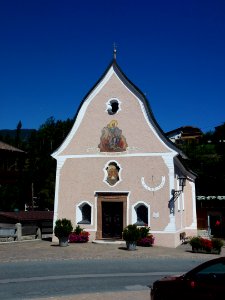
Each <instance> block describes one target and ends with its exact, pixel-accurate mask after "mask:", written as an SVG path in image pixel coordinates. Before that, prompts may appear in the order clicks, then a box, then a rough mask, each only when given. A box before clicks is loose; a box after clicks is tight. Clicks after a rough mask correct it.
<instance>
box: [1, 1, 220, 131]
mask: <svg viewBox="0 0 225 300" xmlns="http://www.w3.org/2000/svg"><path fill="white" fill-rule="evenodd" d="M114 42H115V43H116V44H117V62H118V64H119V66H120V67H121V69H122V70H123V71H124V73H125V74H126V75H127V77H128V78H129V79H130V80H131V81H132V82H133V83H134V84H135V85H136V86H138V87H139V89H141V91H142V92H143V93H145V94H146V96H147V99H148V100H149V103H150V106H151V108H152V110H153V113H154V115H155V117H156V119H157V121H158V123H159V125H160V127H161V128H162V129H163V130H164V131H165V132H167V131H170V130H172V129H175V128H177V127H180V126H185V125H191V126H196V127H199V128H200V129H202V130H203V132H207V131H210V130H214V127H215V126H217V125H220V124H222V123H223V122H225V0H138V1H136V0H114V1H111V0H93V1H91V0H82V1H81V0H73V1H72V0H62V1H60V0H43V1H41V0H27V1H26V0H17V1H16V0H0V103H1V106H0V129H15V128H16V126H17V124H18V122H19V121H20V120H21V122H22V128H36V129H38V128H39V126H40V125H42V124H43V123H45V121H46V120H47V118H49V117H51V116H53V117H54V118H55V119H56V120H66V119H67V118H72V117H73V116H74V115H75V114H76V111H77V108H78V106H79V104H80V102H81V100H82V99H83V97H84V96H85V95H86V93H87V92H88V91H89V90H90V89H91V88H92V87H93V85H94V84H95V83H96V81H97V80H98V79H99V77H100V76H101V75H102V74H103V73H104V71H105V69H106V68H107V67H108V65H109V63H110V62H111V60H112V57H113V43H114Z"/></svg>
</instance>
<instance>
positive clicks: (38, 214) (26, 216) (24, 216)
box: [0, 211, 53, 221]
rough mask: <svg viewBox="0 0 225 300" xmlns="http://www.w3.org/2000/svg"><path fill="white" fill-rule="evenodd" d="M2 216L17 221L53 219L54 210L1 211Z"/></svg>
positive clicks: (0, 215)
mask: <svg viewBox="0 0 225 300" xmlns="http://www.w3.org/2000/svg"><path fill="white" fill-rule="evenodd" d="M1 217H3V218H4V219H6V218H7V219H11V220H16V221H40V220H53V211H18V212H11V211H10V212H0V218H1Z"/></svg>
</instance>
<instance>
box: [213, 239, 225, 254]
mask: <svg viewBox="0 0 225 300" xmlns="http://www.w3.org/2000/svg"><path fill="white" fill-rule="evenodd" d="M223 245H224V242H223V241H222V240H221V239H218V238H212V247H213V249H214V250H215V251H217V252H218V254H220V253H221V248H222V247H223Z"/></svg>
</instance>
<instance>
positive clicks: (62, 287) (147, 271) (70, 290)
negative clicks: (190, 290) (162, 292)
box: [0, 258, 203, 300]
mask: <svg viewBox="0 0 225 300" xmlns="http://www.w3.org/2000/svg"><path fill="white" fill-rule="evenodd" d="M202 261H203V259H202V258H195V259H193V258H187V259H182V258H166V259H165V258H164V259H162V258H148V259H112V260H109V259H103V260H80V261H77V260H47V261H17V262H4V263H0V299H4V300H21V299H37V298H39V299H40V298H42V297H43V298H44V297H53V299H56V297H60V296H65V295H67V296H68V295H78V294H83V293H96V292H98V293H103V292H109V291H113V292H116V291H129V290H130V291H137V290H144V289H149V288H148V285H149V284H151V283H152V282H153V281H154V280H156V279H157V278H160V277H162V276H164V275H167V274H181V273H183V272H186V271H187V270H189V269H190V268H192V267H194V266H196V265H197V264H199V263H201V262H202ZM74 299H76V298H74Z"/></svg>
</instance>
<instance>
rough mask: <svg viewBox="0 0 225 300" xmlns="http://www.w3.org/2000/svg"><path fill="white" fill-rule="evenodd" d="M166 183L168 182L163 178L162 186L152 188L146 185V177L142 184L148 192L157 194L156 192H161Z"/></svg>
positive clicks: (142, 179)
mask: <svg viewBox="0 0 225 300" xmlns="http://www.w3.org/2000/svg"><path fill="white" fill-rule="evenodd" d="M165 181H166V178H165V176H162V181H161V183H160V185H158V186H156V187H150V186H148V185H147V184H146V183H145V179H144V177H142V178H141V184H142V185H143V187H144V188H145V189H146V190H148V191H150V192H155V191H158V190H160V189H161V188H162V187H163V186H164V184H165Z"/></svg>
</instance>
